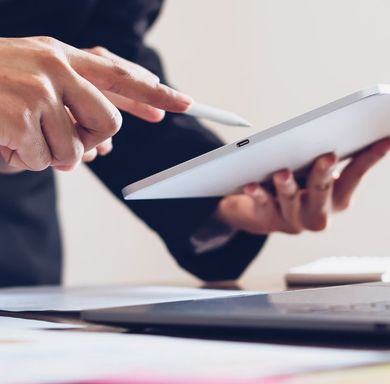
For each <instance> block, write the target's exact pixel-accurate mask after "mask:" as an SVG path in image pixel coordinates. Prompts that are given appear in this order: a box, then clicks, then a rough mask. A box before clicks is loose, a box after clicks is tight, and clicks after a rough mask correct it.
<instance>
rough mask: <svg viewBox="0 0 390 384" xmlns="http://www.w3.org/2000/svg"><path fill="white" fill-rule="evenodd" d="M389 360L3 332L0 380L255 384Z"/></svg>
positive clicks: (125, 337) (371, 355) (16, 383)
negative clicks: (119, 380) (111, 378)
mask: <svg viewBox="0 0 390 384" xmlns="http://www.w3.org/2000/svg"><path fill="white" fill-rule="evenodd" d="M389 358H390V356H389V354H388V353H387V352H369V351H347V350H337V349H326V348H309V347H291V346H278V345H267V344H258V343H238V342H223V341H206V340H190V339H182V338H171V337H164V336H145V335H130V334H114V333H88V332H77V331H75V332H63V331H25V330H24V331H23V330H15V329H9V330H4V329H0V378H1V383H2V384H5V383H9V384H21V383H23V384H30V383H37V382H39V383H51V384H54V383H64V382H88V381H89V382H93V381H94V380H103V379H105V378H110V377H123V378H127V379H126V380H127V381H125V382H126V383H133V382H134V383H155V384H157V383H158V384H162V383H164V384H165V383H167V384H168V383H179V382H180V383H185V382H191V383H201V384H206V383H207V384H209V383H211V384H214V383H215V384H216V383H227V384H231V383H232V382H233V381H234V382H235V383H237V382H238V383H248V384H250V383H261V381H259V380H260V379H266V378H267V379H272V380H276V379H277V378H281V377H286V375H287V376H288V375H293V374H297V373H301V372H313V371H323V370H329V369H335V368H342V367H351V366H357V365H363V364H371V363H376V362H385V361H388V360H389ZM21 367H23V369H21ZM147 380H148V381H147ZM103 382H104V381H103ZM276 382H277V381H276Z"/></svg>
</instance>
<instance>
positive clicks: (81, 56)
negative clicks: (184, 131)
mask: <svg viewBox="0 0 390 384" xmlns="http://www.w3.org/2000/svg"><path fill="white" fill-rule="evenodd" d="M65 47H66V48H65V49H66V52H67V55H68V59H69V62H70V64H71V65H72V67H73V68H74V69H75V71H76V72H78V74H79V75H81V76H82V77H84V78H85V79H87V80H88V81H89V82H91V83H92V84H94V85H95V86H96V87H97V88H99V89H100V90H104V91H110V92H113V93H116V94H118V95H121V96H124V97H127V98H130V99H133V100H137V101H140V102H142V103H145V104H149V105H151V106H153V107H156V108H159V109H164V110H165V111H169V112H184V111H186V110H187V109H188V107H189V106H190V105H191V103H192V99H191V98H190V97H189V96H187V95H185V94H183V93H181V92H178V91H176V90H174V89H172V88H170V87H168V86H166V85H164V84H161V83H159V82H158V81H157V80H156V79H153V78H152V77H151V76H145V75H143V73H142V71H139V70H135V69H134V68H132V67H131V66H126V65H124V64H123V63H122V62H120V61H118V60H113V59H110V58H107V57H102V56H97V55H95V54H93V53H89V52H85V51H81V50H79V49H77V48H74V47H71V46H69V45H65Z"/></svg>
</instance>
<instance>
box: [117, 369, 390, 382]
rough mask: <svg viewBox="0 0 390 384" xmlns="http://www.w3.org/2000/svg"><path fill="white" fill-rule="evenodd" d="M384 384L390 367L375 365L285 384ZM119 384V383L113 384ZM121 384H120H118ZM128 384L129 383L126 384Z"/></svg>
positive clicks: (292, 379)
mask: <svg viewBox="0 0 390 384" xmlns="http://www.w3.org/2000/svg"><path fill="white" fill-rule="evenodd" d="M330 383H331V384H367V383H374V384H382V383H390V365H388V364H386V365H374V366H370V367H360V368H353V369H345V370H341V371H333V372H321V373H316V374H308V375H299V376H298V377H293V378H291V379H290V380H288V381H287V382H285V383H284V384H330ZM112 384H117V383H112ZM118 384H119V383H118ZM126 384H127V383H126Z"/></svg>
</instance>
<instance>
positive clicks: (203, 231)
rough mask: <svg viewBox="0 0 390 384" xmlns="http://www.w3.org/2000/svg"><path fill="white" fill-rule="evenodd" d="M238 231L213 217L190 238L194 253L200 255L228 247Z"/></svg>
mask: <svg viewBox="0 0 390 384" xmlns="http://www.w3.org/2000/svg"><path fill="white" fill-rule="evenodd" d="M236 233H237V231H236V230H234V229H232V228H231V227H229V226H228V225H226V224H225V223H222V222H221V221H220V220H218V219H217V218H215V217H214V216H213V215H212V216H210V217H209V218H208V220H207V221H206V222H205V223H204V224H203V226H202V227H201V228H200V229H199V230H198V231H196V232H195V234H193V235H192V236H191V238H190V243H191V245H192V246H193V248H194V253H195V254H197V255H200V254H202V253H205V252H210V251H213V250H215V249H217V248H220V247H223V246H224V245H226V244H227V243H228V242H229V241H230V240H232V239H233V237H234V236H235V235H236Z"/></svg>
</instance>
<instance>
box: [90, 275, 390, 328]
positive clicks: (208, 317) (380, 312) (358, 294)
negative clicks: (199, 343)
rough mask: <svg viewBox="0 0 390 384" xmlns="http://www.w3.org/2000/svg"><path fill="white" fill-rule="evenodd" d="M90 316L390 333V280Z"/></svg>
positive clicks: (138, 324) (152, 323)
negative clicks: (389, 281) (388, 281)
mask: <svg viewBox="0 0 390 384" xmlns="http://www.w3.org/2000/svg"><path fill="white" fill-rule="evenodd" d="M82 317H83V319H84V320H86V321H90V322H96V323H103V324H109V325H116V326H121V327H126V328H130V329H147V328H156V329H169V328H170V329H183V330H185V329H187V330H189V329H191V330H197V329H198V330H199V329H207V330H209V331H212V332H215V331H218V330H239V331H243V330H246V331H251V332H252V333H253V332H255V333H261V332H264V331H266V332H268V331H272V330H274V331H278V332H279V331H281V330H285V331H304V332H308V331H311V332H327V333H329V332H336V333H337V332H343V333H345V332H355V333H356V332H358V333H359V334H362V333H365V334H370V335H373V334H378V335H386V334H389V335H390V283H382V282H377V283H366V284H355V285H344V286H337V287H327V288H316V289H305V290H297V291H287V292H280V293H249V292H248V293H245V292H243V294H242V295H239V296H234V297H233V296H231V297H223V298H212V299H196V300H187V301H178V302H170V303H159V304H148V305H137V306H129V307H120V308H111V309H100V310H88V311H84V312H83V313H82Z"/></svg>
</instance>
